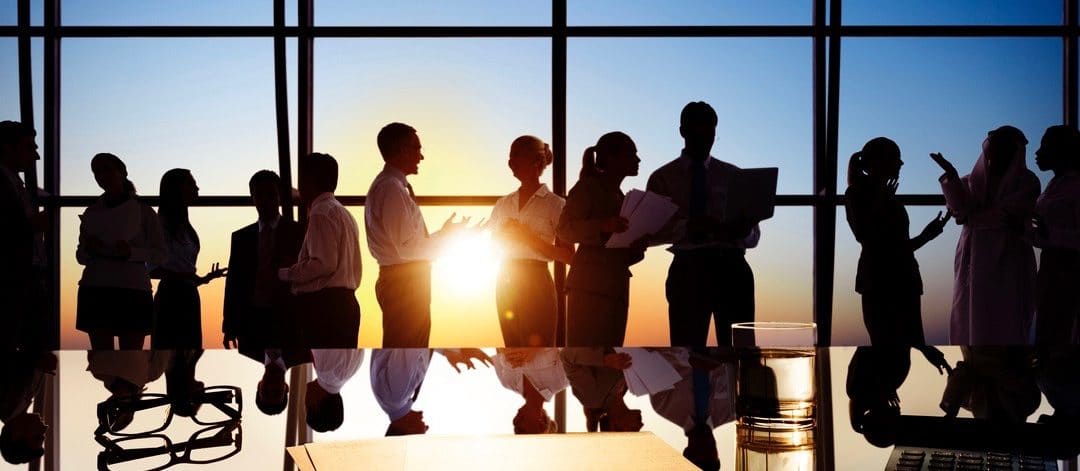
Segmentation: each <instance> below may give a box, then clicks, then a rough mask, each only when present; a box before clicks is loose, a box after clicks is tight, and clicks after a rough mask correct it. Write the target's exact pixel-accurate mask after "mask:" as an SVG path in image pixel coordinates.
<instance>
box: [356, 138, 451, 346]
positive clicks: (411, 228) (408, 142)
mask: <svg viewBox="0 0 1080 471" xmlns="http://www.w3.org/2000/svg"><path fill="white" fill-rule="evenodd" d="M377 141H378V145H379V152H380V153H381V154H382V157H383V160H384V161H385V162H386V164H385V165H384V166H383V170H382V172H380V173H379V174H378V175H377V176H376V177H375V180H374V181H373V182H372V183H371V188H370V189H368V192H367V201H366V202H365V203H364V227H365V228H366V229H367V242H368V249H370V250H371V255H372V256H374V257H375V261H376V262H378V263H379V279H378V281H376V282H375V297H376V299H377V300H378V301H379V307H380V308H381V309H382V315H383V318H382V324H383V343H382V345H383V348H426V347H427V346H428V339H429V337H430V335H431V260H432V259H433V258H435V257H436V256H437V255H438V252H439V249H440V248H441V247H442V246H443V244H444V243H445V241H446V240H447V239H448V238H447V237H446V236H448V235H450V234H451V233H453V232H455V231H457V230H459V229H462V228H464V226H465V225H466V224H467V223H468V220H469V219H468V218H464V219H463V220H462V221H461V222H454V217H455V215H451V216H450V218H449V219H447V220H446V222H445V223H444V224H443V227H442V229H441V230H440V231H439V232H437V233H435V234H428V230H427V224H425V223H424V216H423V214H421V213H420V207H419V206H417V204H416V201H415V193H413V189H412V186H411V185H409V182H408V181H407V180H406V179H405V177H406V176H408V175H415V174H417V172H418V171H419V167H420V161H421V160H424V155H423V154H422V153H421V152H420V137H419V136H417V134H416V129H413V128H412V127H411V126H409V125H407V124H402V123H390V124H388V125H386V126H385V127H383V128H382V130H381V131H379V135H378V138H377Z"/></svg>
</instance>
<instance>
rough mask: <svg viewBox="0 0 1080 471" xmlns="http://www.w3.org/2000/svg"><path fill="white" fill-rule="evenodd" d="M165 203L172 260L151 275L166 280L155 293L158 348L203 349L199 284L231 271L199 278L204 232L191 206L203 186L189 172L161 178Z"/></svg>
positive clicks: (163, 209)
mask: <svg viewBox="0 0 1080 471" xmlns="http://www.w3.org/2000/svg"><path fill="white" fill-rule="evenodd" d="M159 194H160V197H161V204H160V205H159V206H158V216H159V217H160V219H161V227H162V229H163V230H164V233H165V247H166V249H167V250H168V257H167V259H166V261H165V263H163V264H161V265H158V266H156V267H154V268H153V269H152V270H151V272H150V275H151V277H153V278H158V279H160V280H161V282H160V283H158V289H157V293H156V294H155V295H154V331H153V334H152V336H151V338H150V343H151V345H152V346H153V348H154V349H166V350H169V349H192V348H202V307H201V304H200V300H199V286H201V285H204V284H207V283H209V282H211V281H213V280H215V279H217V278H220V277H222V276H224V275H225V272H226V270H227V269H226V268H221V269H219V268H218V264H216V263H215V264H214V266H213V269H212V270H211V271H210V273H207V274H206V275H205V276H199V275H198V274H197V273H196V268H195V267H196V263H197V260H198V258H199V249H200V244H199V234H198V233H196V232H195V228H194V227H192V225H191V221H190V220H189V219H188V207H189V206H191V204H192V203H194V202H195V198H197V197H198V196H199V186H198V185H196V184H195V178H194V177H192V176H191V172H190V171H188V170H186V169H181V168H174V169H172V170H169V171H168V172H165V174H164V175H162V176H161V191H160V193H159Z"/></svg>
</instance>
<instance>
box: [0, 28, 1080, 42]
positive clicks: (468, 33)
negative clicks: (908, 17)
mask: <svg viewBox="0 0 1080 471" xmlns="http://www.w3.org/2000/svg"><path fill="white" fill-rule="evenodd" d="M835 28H836V27H833V26H826V27H823V28H815V27H814V26H811V25H805V26H802V25H796V26H568V27H567V28H566V34H567V36H568V37H571V38H574V37H578V38H592V37H610V38H635V37H636V38H665V37H670V38H678V37H806V38H810V37H813V36H814V35H815V34H826V35H830V34H833V33H834V30H835ZM839 29H840V35H841V36H843V37H1063V36H1076V35H1078V34H1080V27H1073V26H1066V25H933V26H896V25H893V26H882V25H844V26H840V27H839ZM555 33H556V30H555V28H553V27H551V26H314V27H310V28H303V27H299V26H282V27H275V26H59V27H57V28H46V27H44V26H29V27H20V26H17V25H9V26H0V37H5V36H7V37H15V36H19V35H25V34H29V35H30V36H33V37H45V36H54V35H56V36H59V37H69V38H199V37H208V38H221V37H236V38H261V37H265V38H272V37H276V36H285V37H299V36H300V35H305V36H312V37H315V38H316V39H318V38H454V37H457V38H550V37H553V36H554V35H555Z"/></svg>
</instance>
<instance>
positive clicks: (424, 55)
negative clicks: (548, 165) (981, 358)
mask: <svg viewBox="0 0 1080 471" xmlns="http://www.w3.org/2000/svg"><path fill="white" fill-rule="evenodd" d="M315 54H316V57H315V64H316V67H317V68H316V71H315V74H316V77H315V128H314V133H315V136H314V141H315V143H314V149H315V150H316V151H318V152H326V153H329V154H331V155H333V156H335V157H336V158H337V160H338V162H339V164H340V169H341V170H340V172H341V173H340V174H341V181H340V184H339V186H338V191H337V193H338V194H342V195H344V194H364V193H367V189H368V187H369V186H370V185H371V181H372V180H373V179H374V178H375V175H376V174H378V172H380V171H381V170H382V167H383V160H382V157H381V156H380V154H379V150H378V147H377V146H376V142H375V137H376V135H377V134H378V132H379V130H380V129H381V128H382V127H383V126H385V125H386V124H388V123H390V122H394V121H399V122H403V123H406V124H409V125H411V126H413V127H414V128H416V130H417V132H418V135H419V136H420V140H421V144H422V145H423V153H424V157H425V160H424V161H423V162H422V163H421V164H420V172H419V174H418V175H415V176H413V177H411V178H410V182H411V183H412V185H413V187H414V188H416V192H417V194H419V195H450V194H459V195H460V194H465V195H501V194H507V193H510V192H511V191H513V190H514V189H515V188H517V181H516V180H514V178H513V176H512V175H511V173H510V169H509V168H508V167H507V166H506V160H507V153H508V151H509V149H510V143H511V142H512V141H513V140H514V139H515V138H516V137H518V136H520V135H522V134H533V135H536V136H539V137H540V138H541V139H544V140H545V141H547V142H550V140H551V98H550V97H551V61H550V56H551V41H548V40H533V39H520V40H519V39H506V40H503V39H499V40H480V39H453V40H449V39H442V40H430V39H427V40H425V39H407V40H396V39H389V40H319V41H318V43H317V44H316V49H315ZM550 174H551V173H550V172H547V175H550ZM451 175H452V176H453V178H449V177H448V176H451ZM545 178H550V177H549V176H546V177H545Z"/></svg>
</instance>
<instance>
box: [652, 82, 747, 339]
mask: <svg viewBox="0 0 1080 471" xmlns="http://www.w3.org/2000/svg"><path fill="white" fill-rule="evenodd" d="M716 124H717V116H716V111H715V110H713V108H712V107H711V106H709V104H708V103H705V102H702V101H696V102H692V103H689V104H687V105H686V106H685V107H684V108H683V110H682V115H681V116H680V118H679V134H680V135H681V136H682V137H683V141H684V143H685V145H684V146H683V150H682V154H681V155H679V157H678V158H676V159H675V160H672V161H671V162H668V163H667V164H665V165H664V166H662V167H660V168H659V169H657V170H656V171H655V172H653V174H652V175H650V176H649V183H648V190H649V191H651V192H653V193H658V194H661V195H664V196H667V197H670V198H671V199H672V201H674V202H675V203H676V204H678V205H679V210H678V212H677V213H676V215H675V217H674V218H673V219H672V220H673V222H674V224H672V225H671V227H668V228H666V229H665V230H664V231H662V233H661V234H659V235H657V236H656V237H654V238H653V240H652V243H667V242H670V243H671V244H672V245H671V248H670V249H668V250H670V251H671V252H672V253H674V254H675V257H674V259H673V260H672V262H671V268H670V269H669V270H668V278H667V285H666V286H667V300H668V323H669V325H670V334H671V345H672V346H691V347H703V346H705V343H706V341H707V340H708V337H709V321H710V320H715V323H716V341H717V343H718V344H720V345H730V344H731V343H730V342H731V334H730V326H731V324H733V323H736V322H749V321H753V320H754V273H753V271H751V269H750V265H749V264H747V263H746V258H745V254H746V249H748V248H753V247H756V246H757V243H758V239H759V238H760V237H761V231H760V230H759V229H758V227H757V221H747V220H738V219H736V220H732V219H730V218H725V217H724V210H725V206H726V204H727V198H728V195H727V191H728V188H729V187H730V185H731V182H732V178H733V177H734V176H735V174H736V172H738V170H739V168H738V167H736V166H734V165H732V164H729V163H727V162H724V161H722V160H719V159H716V158H714V157H713V156H711V155H710V154H709V152H710V151H711V150H712V146H713V142H714V141H715V139H716Z"/></svg>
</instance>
